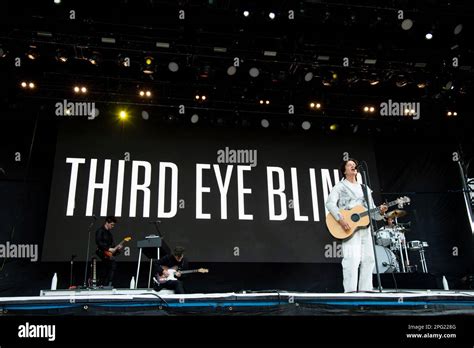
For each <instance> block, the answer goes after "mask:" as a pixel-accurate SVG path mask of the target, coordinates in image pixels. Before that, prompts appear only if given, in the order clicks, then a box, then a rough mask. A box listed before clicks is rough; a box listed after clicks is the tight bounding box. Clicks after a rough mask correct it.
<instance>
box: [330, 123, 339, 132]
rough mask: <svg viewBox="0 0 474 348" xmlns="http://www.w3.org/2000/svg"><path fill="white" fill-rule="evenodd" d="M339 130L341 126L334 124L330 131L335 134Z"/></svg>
mask: <svg viewBox="0 0 474 348" xmlns="http://www.w3.org/2000/svg"><path fill="white" fill-rule="evenodd" d="M338 128H339V125H338V124H336V123H333V124H332V125H330V126H329V129H330V130H332V131H333V132H335V131H337V129H338Z"/></svg>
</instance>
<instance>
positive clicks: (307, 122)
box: [301, 121, 311, 130]
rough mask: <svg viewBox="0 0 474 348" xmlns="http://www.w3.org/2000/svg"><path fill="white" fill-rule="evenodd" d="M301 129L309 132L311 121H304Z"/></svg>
mask: <svg viewBox="0 0 474 348" xmlns="http://www.w3.org/2000/svg"><path fill="white" fill-rule="evenodd" d="M301 128H303V129H304V130H308V129H310V128H311V123H310V122H309V121H303V123H301Z"/></svg>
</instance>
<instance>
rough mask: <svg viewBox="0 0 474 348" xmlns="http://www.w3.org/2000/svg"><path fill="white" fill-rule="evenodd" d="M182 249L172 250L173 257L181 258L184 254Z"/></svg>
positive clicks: (179, 247) (180, 247)
mask: <svg viewBox="0 0 474 348" xmlns="http://www.w3.org/2000/svg"><path fill="white" fill-rule="evenodd" d="M184 251H185V250H184V248H183V247H182V246H177V247H176V248H174V250H173V255H174V256H176V257H180V256H183V254H184Z"/></svg>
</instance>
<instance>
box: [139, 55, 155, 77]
mask: <svg viewBox="0 0 474 348" xmlns="http://www.w3.org/2000/svg"><path fill="white" fill-rule="evenodd" d="M142 72H143V73H144V74H147V75H151V74H154V73H155V64H154V59H153V57H151V56H147V57H145V61H144V66H143V68H142Z"/></svg>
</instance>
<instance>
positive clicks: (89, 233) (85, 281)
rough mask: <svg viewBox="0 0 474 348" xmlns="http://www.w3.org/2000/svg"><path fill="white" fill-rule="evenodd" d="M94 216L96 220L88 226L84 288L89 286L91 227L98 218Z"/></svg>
mask: <svg viewBox="0 0 474 348" xmlns="http://www.w3.org/2000/svg"><path fill="white" fill-rule="evenodd" d="M93 218H94V221H92V222H91V224H90V225H89V227H88V228H87V231H88V237H87V253H86V255H87V256H86V267H85V270H84V289H85V288H87V266H88V264H89V248H90V243H91V228H92V226H94V224H95V220H97V218H96V217H95V216H93Z"/></svg>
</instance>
